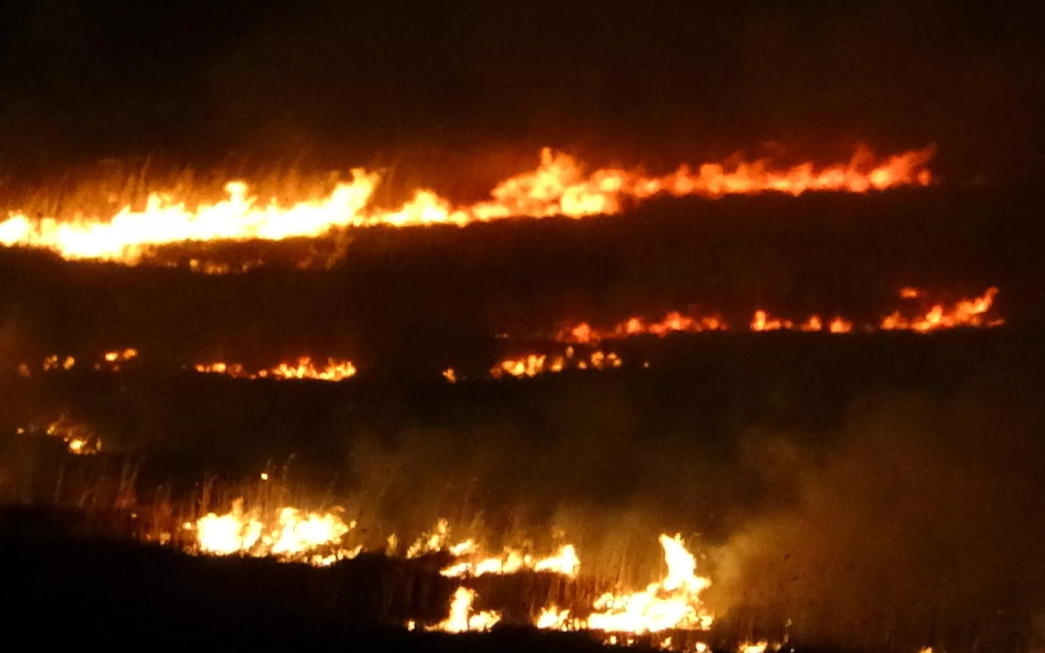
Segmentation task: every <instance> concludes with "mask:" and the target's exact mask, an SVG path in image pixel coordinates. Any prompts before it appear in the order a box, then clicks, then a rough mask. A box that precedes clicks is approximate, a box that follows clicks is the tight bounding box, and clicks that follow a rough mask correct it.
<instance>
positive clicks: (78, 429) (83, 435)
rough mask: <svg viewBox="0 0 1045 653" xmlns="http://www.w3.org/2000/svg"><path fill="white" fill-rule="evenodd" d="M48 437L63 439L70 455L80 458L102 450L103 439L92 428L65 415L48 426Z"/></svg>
mask: <svg viewBox="0 0 1045 653" xmlns="http://www.w3.org/2000/svg"><path fill="white" fill-rule="evenodd" d="M21 430H24V429H21ZM47 435H49V436H51V437H55V438H61V439H62V440H63V441H64V442H65V445H66V447H67V448H68V450H69V453H71V454H76V455H78V456H85V455H91V454H96V453H99V452H100V451H101V450H102V439H101V438H99V437H98V436H97V435H96V434H95V433H94V431H93V430H91V428H90V427H88V426H87V425H86V424H81V423H79V422H74V421H73V420H71V419H69V418H68V417H67V416H65V415H62V416H60V417H59V418H58V419H57V420H55V421H53V422H51V423H50V424H49V425H48V426H47Z"/></svg>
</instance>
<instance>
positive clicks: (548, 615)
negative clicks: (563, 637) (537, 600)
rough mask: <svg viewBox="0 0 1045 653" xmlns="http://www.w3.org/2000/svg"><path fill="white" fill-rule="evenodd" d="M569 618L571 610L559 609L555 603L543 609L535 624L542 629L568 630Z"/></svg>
mask: <svg viewBox="0 0 1045 653" xmlns="http://www.w3.org/2000/svg"><path fill="white" fill-rule="evenodd" d="M569 620H570V611H569V610H562V611H559V609H558V608H556V607H555V606H554V605H553V606H551V607H548V608H542V609H541V614H540V616H538V617H537V621H536V622H535V624H536V626H537V627H538V628H540V629H541V630H568V629H569Z"/></svg>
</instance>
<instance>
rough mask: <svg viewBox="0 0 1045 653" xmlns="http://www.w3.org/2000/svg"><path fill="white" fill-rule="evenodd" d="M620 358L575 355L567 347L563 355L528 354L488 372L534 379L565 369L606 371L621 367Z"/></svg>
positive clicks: (503, 363)
mask: <svg viewBox="0 0 1045 653" xmlns="http://www.w3.org/2000/svg"><path fill="white" fill-rule="evenodd" d="M622 364H623V363H622V361H621V358H620V356H618V355H617V354H615V353H613V352H609V353H606V352H603V351H599V350H597V351H594V352H592V353H591V354H590V355H588V356H587V357H585V356H579V355H577V352H576V351H575V350H574V349H573V347H567V348H566V351H565V353H564V355H561V356H560V355H547V354H529V355H527V356H523V357H520V358H509V359H506V360H504V361H501V362H500V363H499V364H498V365H495V366H494V367H493V368H492V369H491V370H490V376H491V377H493V378H495V379H499V378H501V377H504V376H514V377H516V378H523V377H534V376H537V375H539V374H544V373H546V372H550V373H553V374H554V373H558V372H561V371H563V370H564V369H567V368H574V369H578V370H587V369H594V370H606V369H612V368H617V367H620V366H621V365H622Z"/></svg>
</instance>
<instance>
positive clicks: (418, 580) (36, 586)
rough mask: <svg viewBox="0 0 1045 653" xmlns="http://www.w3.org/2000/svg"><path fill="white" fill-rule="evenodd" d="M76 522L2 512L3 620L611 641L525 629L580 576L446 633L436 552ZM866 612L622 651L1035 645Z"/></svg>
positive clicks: (421, 643) (458, 640)
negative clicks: (331, 561) (354, 549)
mask: <svg viewBox="0 0 1045 653" xmlns="http://www.w3.org/2000/svg"><path fill="white" fill-rule="evenodd" d="M82 518H83V515H82V514H76V513H70V512H65V513H59V512H52V511H48V510H43V509H27V508H18V507H7V508H5V509H4V510H3V511H2V512H0V574H2V575H3V578H4V590H5V594H6V595H7V596H9V597H11V598H13V599H16V600H14V601H12V602H10V603H8V605H7V606H6V607H5V610H4V613H5V620H9V621H8V623H18V622H19V621H20V620H32V619H39V618H40V617H41V616H42V615H48V616H49V618H57V619H59V620H60V621H61V623H62V624H63V630H62V634H66V633H68V634H71V635H73V636H75V637H77V638H79V640H80V641H84V640H83V638H84V637H88V638H90V637H95V636H97V637H104V638H106V639H108V638H110V637H112V636H114V634H117V633H121V634H123V633H130V632H142V633H152V635H150V636H149V637H150V638H152V637H161V638H163V637H166V638H171V639H173V640H175V641H184V642H185V643H190V642H196V643H197V644H203V645H206V646H212V645H214V644H215V643H216V642H219V641H226V640H235V641H237V642H244V641H263V642H266V644H267V645H274V644H276V643H280V644H294V645H295V646H302V645H309V646H335V645H337V646H345V645H349V646H353V647H361V650H378V649H395V650H424V651H531V650H540V651H563V652H568V651H569V652H573V651H577V652H580V651H596V650H605V648H606V647H607V646H608V644H607V641H606V640H607V639H608V637H607V636H605V635H602V634H598V633H583V632H581V633H576V632H572V633H561V632H548V631H539V630H537V629H535V628H532V627H530V626H528V625H526V624H527V623H528V622H529V621H530V620H531V619H532V618H533V617H534V616H535V615H536V614H538V613H539V611H540V607H541V605H542V604H545V603H546V602H555V603H558V604H559V605H571V602H572V603H574V604H579V603H581V602H584V601H589V600H590V596H591V593H592V589H593V588H592V587H591V584H590V583H588V582H586V581H585V580H584V579H583V578H581V579H578V580H576V581H572V580H568V579H565V578H562V577H557V576H555V575H550V574H536V573H527V574H516V575H511V576H494V577H490V576H486V577H482V578H479V579H471V580H470V581H465V584H467V585H470V586H472V587H473V588H474V589H476V591H477V593H478V597H479V598H478V600H477V602H476V605H475V607H476V609H498V610H500V611H502V614H503V616H504V619H503V621H502V623H501V624H500V625H498V626H496V627H495V628H494V629H493V630H492V631H491V632H488V633H466V634H454V635H450V634H447V633H441V632H427V631H426V630H425V626H432V625H435V624H437V623H439V622H440V621H441V620H443V619H445V618H446V615H447V607H448V606H449V603H450V598H451V595H452V593H453V591H454V589H455V588H456V587H457V586H458V585H459V584H460V581H458V580H457V579H449V578H445V577H443V576H440V575H439V573H438V569H439V568H440V567H441V564H442V563H444V562H445V561H443V560H441V559H440V558H439V557H438V556H428V557H423V558H419V559H414V560H404V559H393V558H388V557H385V556H383V555H373V554H364V555H362V556H360V557H359V558H356V559H354V560H350V561H342V562H340V563H337V564H336V565H334V566H332V567H329V568H314V567H309V566H306V565H302V564H290V563H280V562H276V561H274V560H272V559H252V558H214V557H206V556H194V555H189V554H186V553H182V552H180V551H177V550H174V549H172V548H164V547H158V546H151V545H142V544H137V543H134V542H131V541H129V540H120V539H114V538H99V537H96V536H94V537H89V536H84V535H82V534H77V533H76V532H74V531H75V530H76V526H75V525H76V524H77V523H79V524H82V523H83V519H82ZM870 617H871V615H868V618H866V619H864V620H862V622H861V623H846V624H820V625H818V626H815V627H811V626H812V624H811V623H807V624H805V628H806V630H805V632H802V630H801V628H791V629H786V628H782V627H781V624H779V623H777V624H772V623H771V620H770V619H766V618H764V617H757V616H755V615H753V613H750V612H749V611H744V610H740V611H737V612H736V613H735V614H728V615H726V616H725V617H723V618H720V619H719V620H718V621H717V623H716V625H715V626H714V628H713V630H712V631H711V632H709V633H693V632H671V633H660V634H658V635H656V636H653V637H652V638H651V637H650V636H645V637H641V636H640V637H634V638H632V639H631V640H630V643H631V645H632V646H635V647H639V648H651V647H655V648H659V647H661V644H662V643H663V642H664V640H665V637H666V636H670V637H671V648H672V649H673V650H690V651H691V650H695V645H696V643H697V642H706V643H708V644H709V645H710V646H711V647H712V648H711V649H710V650H721V651H735V650H742V646H743V644H744V643H746V642H752V641H757V640H759V639H762V640H769V641H770V642H771V643H772V642H787V641H788V639H785V638H789V639H790V642H789V643H788V644H787V645H786V646H785V650H793V651H890V652H891V651H904V652H907V651H910V652H911V653H914V652H915V651H918V650H920V649H921V648H922V646H924V644H923V643H924V642H935V643H936V647H937V648H936V649H935V650H947V651H999V652H1001V651H1035V650H1040V649H1039V648H1035V646H1040V640H1035V638H1034V635H1033V633H1031V632H1030V631H1029V630H1027V628H1026V626H1027V625H1026V624H1019V623H1016V622H1015V621H1012V620H1006V619H1004V618H997V619H992V620H988V621H981V622H980V623H978V624H971V623H970V624H944V623H940V622H937V621H934V620H928V621H913V622H909V623H906V624H902V620H900V621H898V620H896V619H894V620H893V621H891V622H889V623H888V625H887V624H886V623H885V622H884V621H878V620H875V619H872V618H870ZM410 621H413V622H416V624H417V627H416V629H414V630H413V631H410V630H408V629H407V628H406V627H405V624H406V623H408V622H410ZM26 622H28V621H26ZM901 624H902V625H901ZM839 626H841V627H839ZM789 631H790V632H789ZM55 634H58V633H55ZM622 639H623V638H622ZM941 646H946V648H941ZM769 650H772V646H771V647H770V649H769Z"/></svg>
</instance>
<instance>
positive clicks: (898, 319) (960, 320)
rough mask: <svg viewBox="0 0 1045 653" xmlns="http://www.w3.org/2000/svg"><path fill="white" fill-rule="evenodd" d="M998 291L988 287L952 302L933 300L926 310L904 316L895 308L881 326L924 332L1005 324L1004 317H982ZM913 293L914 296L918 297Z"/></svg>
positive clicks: (907, 290)
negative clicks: (976, 294) (973, 295)
mask: <svg viewBox="0 0 1045 653" xmlns="http://www.w3.org/2000/svg"><path fill="white" fill-rule="evenodd" d="M910 290H911V289H909V288H907V289H904V290H903V291H902V292H901V295H903V296H904V297H905V298H907V297H908V292H909V291H910ZM997 294H998V289H997V288H988V289H987V292H985V293H984V294H983V295H981V296H979V297H975V298H973V299H962V300H960V301H958V302H956V303H955V304H954V305H952V306H945V305H944V304H934V305H933V306H932V307H931V308H929V309H928V310H927V311H925V312H923V313H921V314H918V315H916V316H914V317H913V318H907V317H904V316H903V315H902V314H901V313H900V311H896V312H894V313H892V314H891V315H889V316H887V317H885V318H884V319H883V320H882V323H881V328H882V330H884V331H894V330H904V331H916V332H918V333H927V332H929V331H938V330H940V329H954V328H957V327H983V326H987V327H994V326H1000V325H1002V324H1004V323H1005V322H1004V320H1001V319H994V320H988V319H986V317H985V314H986V313H987V311H989V310H990V309H991V306H993V305H994V297H995V296H996V295H997ZM920 296H921V294H916V295H914V297H920Z"/></svg>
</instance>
